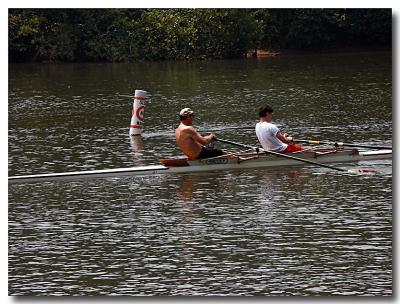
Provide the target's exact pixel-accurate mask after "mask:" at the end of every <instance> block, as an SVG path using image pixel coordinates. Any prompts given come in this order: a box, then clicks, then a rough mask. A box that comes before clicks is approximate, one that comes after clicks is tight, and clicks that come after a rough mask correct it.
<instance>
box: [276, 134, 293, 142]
mask: <svg viewBox="0 0 400 304" xmlns="http://www.w3.org/2000/svg"><path fill="white" fill-rule="evenodd" d="M276 137H277V138H278V139H279V140H280V141H282V142H284V143H285V144H291V143H292V142H293V138H292V137H290V136H286V135H285V134H282V133H281V132H278V133H276Z"/></svg>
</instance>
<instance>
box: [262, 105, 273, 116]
mask: <svg viewBox="0 0 400 304" xmlns="http://www.w3.org/2000/svg"><path fill="white" fill-rule="evenodd" d="M272 112H274V109H272V108H271V107H270V106H269V105H265V106H262V107H260V109H259V110H258V115H260V117H264V116H265V115H266V114H267V113H272Z"/></svg>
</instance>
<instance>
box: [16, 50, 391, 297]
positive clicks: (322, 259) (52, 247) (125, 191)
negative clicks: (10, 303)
mask: <svg viewBox="0 0 400 304" xmlns="http://www.w3.org/2000/svg"><path fill="white" fill-rule="evenodd" d="M391 61H392V58H391V52H386V51H375V52H367V51H359V52H347V53H320V54H292V55H282V56H278V57H273V58H264V59H261V58H260V59H250V60H232V61H199V62H156V63H147V62H145V63H130V64H100V63H99V64H51V65H38V64H18V65H10V66H9V100H8V120H9V132H8V135H9V137H8V165H9V172H8V173H9V176H13V175H24V174H40V173H51V172H68V171H80V170H93V169H108V168H120V167H131V166H139V165H150V164H157V163H158V159H159V158H161V157H166V156H173V155H178V154H179V151H178V149H177V148H176V147H175V142H174V137H173V132H174V129H175V128H176V126H177V125H178V116H177V113H178V112H179V110H180V109H181V108H184V107H191V108H192V109H193V110H195V111H196V112H197V116H196V118H195V125H196V127H197V128H198V129H199V130H201V131H202V132H208V131H213V132H214V133H215V134H217V136H219V137H221V138H225V139H229V140H233V141H237V142H241V143H246V144H249V145H254V144H256V143H257V139H256V137H255V133H254V125H255V123H256V121H257V108H258V107H259V105H261V104H263V103H264V102H268V103H269V104H271V105H272V106H273V108H274V110H275V111H274V122H275V123H276V124H277V125H278V126H279V127H280V128H281V129H282V130H283V131H285V132H287V133H290V134H291V135H293V136H295V137H297V138H307V139H320V140H332V141H343V142H356V143H368V144H379V145H391V144H392V95H391V91H392V67H391ZM135 89H142V90H146V91H148V92H149V94H150V98H149V100H148V101H147V103H146V109H145V115H144V116H145V121H144V124H145V129H144V133H143V136H142V137H140V138H135V139H130V138H129V135H128V133H129V124H130V115H131V107H132V94H133V92H134V90H135ZM221 147H222V148H224V149H234V148H233V147H229V146H221ZM334 165H336V166H338V167H342V168H353V167H357V168H358V167H362V168H374V169H376V170H377V171H378V172H377V173H375V174H364V175H352V174H343V173H341V172H336V171H331V170H329V169H326V168H319V167H314V166H295V167H282V168H269V169H262V170H261V169H249V170H243V171H229V170H228V171H224V172H208V173H201V174H199V173H196V174H193V173H192V174H190V173H188V174H181V175H172V176H167V175H165V176H163V175H159V176H157V175H154V176H137V177H124V178H104V179H92V180H83V181H56V180H55V181H53V182H44V183H37V184H16V185H14V184H13V185H9V186H8V212H9V214H8V219H9V223H8V227H9V252H8V259H9V260H8V266H9V273H8V275H9V278H8V280H9V294H10V295H146V296H147V295H163V296H165V295H257V296H272V295H274V296H275V295H285V296H288V295H302V296H313V295H322V296H328V295H392V283H393V282H392V265H393V261H392V162H391V161H390V160H377V161H370V162H363V163H358V164H334Z"/></svg>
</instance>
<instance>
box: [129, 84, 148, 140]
mask: <svg viewBox="0 0 400 304" xmlns="http://www.w3.org/2000/svg"><path fill="white" fill-rule="evenodd" d="M146 96H147V92H146V91H142V90H135V97H134V98H133V99H134V101H133V108H132V119H131V126H130V128H129V135H131V136H135V135H140V134H142V132H143V116H144V104H145V102H144V101H145V99H146Z"/></svg>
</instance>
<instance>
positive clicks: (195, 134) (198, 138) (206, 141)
mask: <svg viewBox="0 0 400 304" xmlns="http://www.w3.org/2000/svg"><path fill="white" fill-rule="evenodd" d="M191 131H192V138H193V139H194V140H195V141H197V142H198V143H201V144H202V145H208V144H209V143H210V142H211V141H212V140H213V139H214V138H215V135H214V134H212V133H211V134H209V135H207V136H201V135H200V134H199V133H198V132H197V131H196V130H195V129H191Z"/></svg>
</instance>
